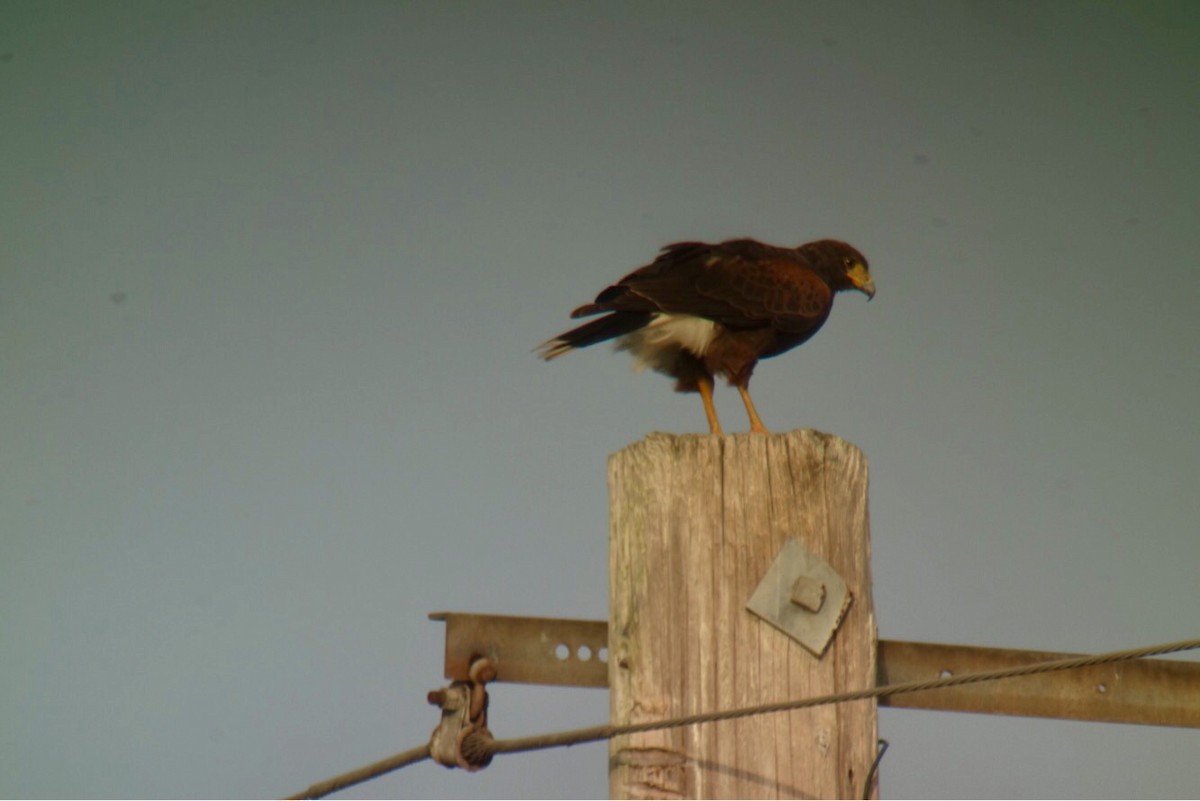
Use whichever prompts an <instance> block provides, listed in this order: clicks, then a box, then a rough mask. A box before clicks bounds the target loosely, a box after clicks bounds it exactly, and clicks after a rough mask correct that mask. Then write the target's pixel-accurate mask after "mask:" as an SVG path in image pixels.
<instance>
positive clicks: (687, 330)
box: [617, 314, 717, 371]
mask: <svg viewBox="0 0 1200 801" xmlns="http://www.w3.org/2000/svg"><path fill="white" fill-rule="evenodd" d="M716 336H717V324H716V323H714V322H713V321H712V320H705V319H704V318H703V317H691V316H689V315H686V314H656V315H654V316H653V317H652V318H650V322H649V323H648V324H647V325H645V326H644V327H642V328H639V329H638V330H637V331H634V332H633V333H631V334H626V335H625V336H623V337H621V338H620V339H619V340H617V347H618V348H619V349H620V350H627V351H629V352H630V353H632V354H633V358H634V362H635V363H634V368H635V369H637V370H645V369H646V368H647V367H649V368H651V369H653V370H660V371H669V369H670V367H671V366H672V365H673V364H674V363H675V357H676V356H677V355H678V353H679V351H680V350H686V351H688V352H690V353H693V354H695V355H696V356H703V355H704V353H705V352H706V351H707V350H708V346H709V345H711V344H712V341H713V339H715V338H716Z"/></svg>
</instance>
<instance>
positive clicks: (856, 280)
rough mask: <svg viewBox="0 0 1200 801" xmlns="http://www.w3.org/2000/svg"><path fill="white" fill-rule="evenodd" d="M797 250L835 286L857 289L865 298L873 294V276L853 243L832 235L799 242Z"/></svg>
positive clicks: (841, 288)
mask: <svg viewBox="0 0 1200 801" xmlns="http://www.w3.org/2000/svg"><path fill="white" fill-rule="evenodd" d="M800 251H801V252H802V253H803V254H804V255H805V257H807V258H808V260H809V263H810V264H812V265H813V268H814V269H816V270H817V271H818V272H820V273H821V274H822V275H824V276H825V278H826V280H827V281H828V282H829V285H830V286H831V287H833V288H834V289H835V290H837V291H839V292H840V291H841V290H843V289H857V290H858V291H859V292H862V293H863V294H864V295H866V296H867V300H870V299H871V298H873V297H875V279H874V278H872V277H871V270H870V268H869V267H868V266H867V259H866V257H865V256H863V254H861V253H859V252H858V251H857V250H855V249H854V247H853V246H851V245H848V244H846V243H845V242H840V241H838V240H836V239H822V240H820V241H819V242H809V243H808V244H807V245H801V246H800Z"/></svg>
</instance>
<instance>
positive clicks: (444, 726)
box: [428, 657, 496, 771]
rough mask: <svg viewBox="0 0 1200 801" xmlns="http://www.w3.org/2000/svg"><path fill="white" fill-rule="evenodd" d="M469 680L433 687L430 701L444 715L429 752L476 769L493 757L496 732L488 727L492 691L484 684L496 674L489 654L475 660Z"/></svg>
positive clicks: (454, 764)
mask: <svg viewBox="0 0 1200 801" xmlns="http://www.w3.org/2000/svg"><path fill="white" fill-rule="evenodd" d="M470 676H471V678H470V680H469V681H456V682H453V683H451V684H450V686H449V687H443V688H442V689H440V690H433V691H432V692H430V693H429V695H428V700H429V703H430V704H431V705H433V706H436V707H440V708H441V710H442V719H441V720H440V721H438V725H437V728H435V729H434V730H433V734H432V736H431V737H430V738H429V755H430V756H431V757H433V759H434V761H435V762H438V763H439V764H441V765H444V766H445V767H447V768H462V769H463V770H468V771H476V770H479V769H480V768H485V767H487V766H488V765H489V764H490V763H491V761H492V751H491V749H490V748H489V746H490V745H491V743H492V741H493V740H494V739H495V738H493V737H492V733H491V732H490V731H488V727H487V707H488V695H487V690H485V689H484V686H483V685H484V684H486V683H487V682H489V681H491V680H492V679H494V678H496V666H495V665H494V664H493V663H492V660H490V659H488V658H487V657H479V658H476V659H474V660H472V661H471V668H470Z"/></svg>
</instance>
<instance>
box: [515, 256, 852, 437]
mask: <svg viewBox="0 0 1200 801" xmlns="http://www.w3.org/2000/svg"><path fill="white" fill-rule="evenodd" d="M843 289H857V290H859V291H860V292H862V293H864V294H865V295H866V296H867V298H868V299H870V298H873V297H874V296H875V282H874V280H872V278H871V273H870V272H869V270H868V268H867V260H866V259H865V258H863V256H862V254H861V253H859V252H858V251H857V250H855V249H854V248H853V247H851V246H850V245H848V244H846V243H845V242H839V241H837V240H833V239H822V240H820V241H817V242H809V243H808V244H807V245H801V246H800V247H798V248H781V247H774V246H772V245H764V244H763V243H761V242H756V241H755V240H753V239H731V240H729V241H727V242H721V243H719V244H707V243H704V242H678V243H676V244H674V245H667V246H666V247H665V248H663V250H662V252H661V253H660V254H659V256H658V258H656V259H655V260H654V261H652V262H651V263H650V264H647V265H646V266H645V267H642V268H640V269H638V270H635V271H634V272H632V273H630V274H629V275H627V276H625V277H624V278H622V279H621V280H620V281H618V282H617V283H615V284H613V285H612V286H610V287H608V288H607V289H605V290H604V291H603V292H601V293H600V294H599V295H597V296H596V300H595V301H594V302H592V303H589V304H587V305H585V306H580V307H579V308H578V309H576V310H575V311H573V312H571V316H572V317H588V316H591V315H594V314H603V315H605V316H604V317H601V318H599V319H598V320H593V321H592V322H590V323H585V324H584V325H581V326H579V327H578V328H573V329H571V330H570V331H567V332H565V333H562V334H559V335H558V336H556V337H554V338H553V339H551V340H549V341H547V342H545V343H543V344H542V345H541V346H539V347H538V353H539V355H540V356H541V357H542V358H543V359H546V360H547V361H549V360H550V359H554V358H556V357H558V356H561V355H563V354H564V353H566V352H567V351H570V350H574V349H576V348H582V347H586V346H588V345H594V344H596V343H597V342H603V341H605V340H608V339H614V338H617V337H619V338H620V339H618V341H617V347H618V348H619V349H621V350H627V351H629V352H630V353H632V354H633V357H634V359H636V360H637V365H638V368H639V369H641V368H645V367H650V368H651V369H653V370H656V371H657V372H660V373H664V374H666V375H669V376H671V377H672V378H674V379H675V389H676V390H677V391H678V392H699V393H700V398H701V400H703V401H704V413H705V414H706V415H707V416H708V426H709V430H710V431H711V432H712V433H713V434H721V433H722V431H721V423H720V422H719V421H718V420H717V410H716V408H715V407H714V406H713V402H712V391H713V377H714V376H716V375H720V376H723V377H724V378H726V379H727V380H728V381H729V384H730V385H731V386H735V387H737V389H738V392H739V393H741V396H742V402H743V403H745V404H746V413H747V414H748V415H749V416H750V430H751V431H757V432H760V433H764V434H765V433H767V429H766V427H765V426H764V425H763V424H762V420H761V419H759V416H758V412H757V411H755V409H754V403H753V402H752V401H751V400H750V391H749V389H748V386H749V383H750V374H751V373H752V372H754V366H755V365H756V364H757V363H758V360H759V359H765V358H768V357H770V356H778V355H779V354H780V353H783V352H784V351H787V350H790V349H791V348H794V347H796V346H797V345H799V344H801V343H803V342H805V341H806V340H808V338H809V337H811V336H812V335H813V334H815V333H817V331H818V330H820V328H821V326H822V325H824V323H825V320H826V318H828V317H829V312H830V310H831V309H832V308H833V296H834V294H835V293H837V292H840V291H842V290H843Z"/></svg>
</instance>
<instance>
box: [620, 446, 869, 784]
mask: <svg viewBox="0 0 1200 801" xmlns="http://www.w3.org/2000/svg"><path fill="white" fill-rule="evenodd" d="M609 493H610V504H611V506H610V517H611V520H610V565H609V567H610V572H609V582H610V584H609V586H610V627H609V682H610V687H611V721H612V723H614V724H621V723H631V722H641V721H647V720H657V719H661V718H667V717H675V716H678V715H688V714H694V713H698V712H707V711H712V710H721V709H732V708H736V707H742V706H750V705H755V704H763V703H768V702H772V701H780V700H785V699H792V698H802V697H806V696H813V695H821V694H824V693H832V692H839V691H843V690H851V689H860V688H864V687H872V686H874V684H875V672H876V668H875V653H876V631H875V620H874V614H873V611H872V606H871V574H870V542H869V536H868V529H869V527H868V517H867V463H866V459H865V458H864V457H863V454H862V452H861V451H859V450H858V448H856V447H854V446H853V445H851V444H849V443H847V442H845V441H843V440H841V439H839V438H837V437H833V436H830V435H828V434H822V433H819V432H816V431H809V430H804V431H793V432H789V433H786V434H774V435H770V436H762V435H757V434H738V435H733V436H728V437H715V436H700V435H685V436H671V435H665V434H652V435H650V436H649V437H647V438H646V439H644V440H642V441H641V442H638V443H635V444H633V445H630V446H629V447H627V448H625V449H624V450H622V451H620V452H618V453H616V454H614V455H613V456H612V457H611V458H610V460H609ZM789 537H794V538H797V539H799V540H800V541H801V542H803V543H804V545H805V546H807V547H808V548H809V549H810V550H812V551H813V552H814V553H816V554H818V555H819V556H821V557H822V558H824V559H825V560H826V561H828V562H829V563H830V564H831V565H832V566H833V568H834V569H835V570H837V571H838V573H840V574H841V575H842V577H843V578H845V579H846V582H847V584H848V585H849V587H850V589H851V592H852V593H853V595H854V600H853V603H852V604H851V606H850V610H849V612H848V614H847V616H846V619H845V621H844V622H843V624H842V626H841V628H840V629H839V630H838V632H837V634H836V635H835V637H834V640H833V642H832V644H831V645H830V647H829V648H828V650H826V652H825V655H824V656H823V657H822V658H821V659H817V658H816V657H814V656H812V655H811V654H810V653H808V652H807V651H806V650H805V649H804V648H803V647H801V646H800V645H799V644H798V643H796V642H794V641H792V640H791V639H790V638H789V637H787V636H786V635H785V634H782V633H781V632H779V631H778V630H776V629H775V628H773V627H772V626H770V625H769V624H767V623H766V622H764V621H762V620H760V619H759V618H757V617H755V616H754V615H752V614H751V613H750V612H748V611H747V610H746V609H745V605H746V602H747V600H748V599H749V598H750V595H751V594H752V593H753V591H754V589H755V587H756V586H757V585H758V582H759V581H760V580H761V578H762V577H763V575H764V574H765V573H766V570H767V568H768V567H769V566H770V564H771V562H772V561H773V560H774V559H775V557H776V555H777V554H778V552H779V550H780V548H781V547H782V545H783V543H784V542H785V540H786V539H787V538H789ZM875 744H876V707H875V703H874V702H873V701H860V702H855V703H853V704H844V705H838V706H832V707H824V708H817V709H811V710H801V711H796V712H790V713H779V714H774V715H764V716H759V717H753V718H746V719H742V720H737V721H727V722H721V723H714V724H707V725H703V726H692V727H688V728H683V729H675V730H671V731H664V732H651V733H647V734H640V735H634V736H628V737H621V738H618V739H615V740H614V741H613V742H612V743H611V744H610V750H609V756H610V785H609V789H610V793H611V795H612V796H613V797H614V798H681V797H682V798H785V797H793V798H858V797H861V796H862V794H863V782H864V780H865V778H866V775H867V771H868V769H869V767H870V765H871V762H872V760H873V759H874V754H875Z"/></svg>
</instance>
